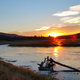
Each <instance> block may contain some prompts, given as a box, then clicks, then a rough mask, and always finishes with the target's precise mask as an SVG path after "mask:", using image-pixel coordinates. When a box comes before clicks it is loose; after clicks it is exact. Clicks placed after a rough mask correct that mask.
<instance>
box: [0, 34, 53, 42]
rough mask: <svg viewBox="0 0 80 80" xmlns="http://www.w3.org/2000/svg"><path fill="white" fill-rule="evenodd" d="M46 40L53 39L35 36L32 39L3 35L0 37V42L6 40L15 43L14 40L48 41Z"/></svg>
mask: <svg viewBox="0 0 80 80" xmlns="http://www.w3.org/2000/svg"><path fill="white" fill-rule="evenodd" d="M48 39H54V38H53V37H50V36H49V37H42V36H41V37H37V36H33V37H26V36H24V37H23V36H17V37H16V36H14V37H10V36H5V35H0V40H6V41H15V40H48Z"/></svg>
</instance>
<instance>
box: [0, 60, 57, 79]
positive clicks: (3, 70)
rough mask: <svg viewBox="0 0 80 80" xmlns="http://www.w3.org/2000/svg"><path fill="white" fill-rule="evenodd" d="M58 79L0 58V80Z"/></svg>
mask: <svg viewBox="0 0 80 80" xmlns="http://www.w3.org/2000/svg"><path fill="white" fill-rule="evenodd" d="M11 79H14V80H58V79H57V78H52V77H48V76H46V75H42V74H39V73H35V72H34V71H33V70H31V69H25V68H23V67H17V66H14V65H13V64H11V63H6V62H4V61H2V60H0V80H11Z"/></svg>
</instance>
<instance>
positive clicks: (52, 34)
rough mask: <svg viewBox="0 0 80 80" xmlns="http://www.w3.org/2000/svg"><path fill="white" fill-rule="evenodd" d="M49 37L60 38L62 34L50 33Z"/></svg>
mask: <svg viewBox="0 0 80 80" xmlns="http://www.w3.org/2000/svg"><path fill="white" fill-rule="evenodd" d="M48 35H50V36H53V37H57V36H60V35H61V34H60V33H56V32H52V33H50V34H48Z"/></svg>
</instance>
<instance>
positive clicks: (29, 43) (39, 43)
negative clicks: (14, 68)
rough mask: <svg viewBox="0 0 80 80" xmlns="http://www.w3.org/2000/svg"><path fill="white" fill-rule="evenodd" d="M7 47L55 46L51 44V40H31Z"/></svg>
mask: <svg viewBox="0 0 80 80" xmlns="http://www.w3.org/2000/svg"><path fill="white" fill-rule="evenodd" d="M9 46H28V47H29V46H30V47H38V46H39V47H49V46H55V44H54V43H53V40H32V41H25V42H15V43H12V44H10V45H9Z"/></svg>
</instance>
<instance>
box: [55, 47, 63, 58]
mask: <svg viewBox="0 0 80 80" xmlns="http://www.w3.org/2000/svg"><path fill="white" fill-rule="evenodd" d="M59 49H61V47H60V46H59V47H55V48H54V51H53V55H54V56H55V57H59Z"/></svg>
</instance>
